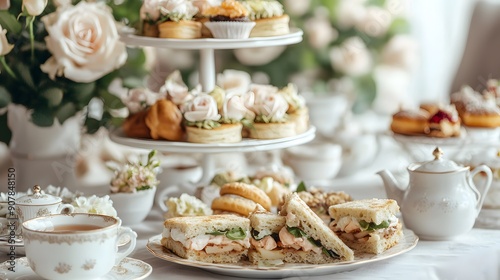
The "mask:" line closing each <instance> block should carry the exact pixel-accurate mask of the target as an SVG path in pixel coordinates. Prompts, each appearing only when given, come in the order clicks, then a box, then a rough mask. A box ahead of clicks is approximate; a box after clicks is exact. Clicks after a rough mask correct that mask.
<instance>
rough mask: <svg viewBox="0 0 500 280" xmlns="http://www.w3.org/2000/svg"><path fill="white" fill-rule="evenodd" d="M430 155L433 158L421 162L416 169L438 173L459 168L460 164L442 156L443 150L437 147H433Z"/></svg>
mask: <svg viewBox="0 0 500 280" xmlns="http://www.w3.org/2000/svg"><path fill="white" fill-rule="evenodd" d="M432 155H433V156H434V160H431V161H428V162H425V163H423V164H422V165H420V166H419V167H418V168H417V169H416V170H417V171H422V172H432V173H440V172H450V171H456V170H458V169H460V168H461V166H459V165H458V164H456V163H455V162H454V161H452V160H448V159H444V158H442V156H443V151H442V150H441V149H440V148H439V147H436V148H435V149H434V151H433V152H432Z"/></svg>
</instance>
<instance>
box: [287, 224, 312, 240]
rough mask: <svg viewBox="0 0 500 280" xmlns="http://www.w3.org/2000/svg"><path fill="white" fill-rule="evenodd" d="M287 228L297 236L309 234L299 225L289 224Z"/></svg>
mask: <svg viewBox="0 0 500 280" xmlns="http://www.w3.org/2000/svg"><path fill="white" fill-rule="evenodd" d="M286 229H287V230H288V232H289V233H290V234H292V235H293V236H295V237H297V238H299V237H304V236H307V234H306V233H305V232H303V231H302V230H301V229H300V228H298V227H289V226H287V227H286Z"/></svg>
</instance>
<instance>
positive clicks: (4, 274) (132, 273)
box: [0, 257, 153, 280]
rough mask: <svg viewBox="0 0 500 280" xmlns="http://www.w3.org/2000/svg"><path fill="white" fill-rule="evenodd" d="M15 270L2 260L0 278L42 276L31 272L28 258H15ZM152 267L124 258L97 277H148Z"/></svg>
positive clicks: (125, 279) (122, 279)
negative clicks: (10, 268) (11, 269)
mask: <svg viewBox="0 0 500 280" xmlns="http://www.w3.org/2000/svg"><path fill="white" fill-rule="evenodd" d="M15 262H16V266H15V270H16V272H12V271H10V270H9V267H10V261H6V262H3V263H2V264H0V278H1V279H8V280H20V279H30V280H39V279H40V280H42V279H43V278H41V277H39V276H38V275H36V274H35V272H33V270H32V269H31V267H30V266H29V263H28V260H27V259H26V258H25V257H23V258H18V259H16V260H15ZM152 271H153V268H152V267H151V265H149V264H147V263H145V262H143V261H141V260H136V259H133V258H124V259H123V260H122V261H121V262H120V264H119V265H115V266H114V267H113V269H112V270H111V271H110V272H109V273H108V274H106V275H105V276H104V277H101V278H99V280H106V279H109V280H114V279H120V280H140V279H145V278H146V277H148V276H149V275H150V274H151V272H152Z"/></svg>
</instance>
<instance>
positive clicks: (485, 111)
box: [461, 102, 500, 128]
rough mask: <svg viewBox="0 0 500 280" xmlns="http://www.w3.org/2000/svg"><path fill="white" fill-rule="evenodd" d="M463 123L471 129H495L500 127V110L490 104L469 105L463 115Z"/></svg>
mask: <svg viewBox="0 0 500 280" xmlns="http://www.w3.org/2000/svg"><path fill="white" fill-rule="evenodd" d="M461 117H462V122H463V123H464V125H466V126H470V127H484V128H495V127H499V126H500V109H499V108H498V107H497V106H496V105H492V104H490V103H486V102H483V103H475V104H473V103H469V104H467V106H466V108H465V111H464V112H463V113H462V116H461Z"/></svg>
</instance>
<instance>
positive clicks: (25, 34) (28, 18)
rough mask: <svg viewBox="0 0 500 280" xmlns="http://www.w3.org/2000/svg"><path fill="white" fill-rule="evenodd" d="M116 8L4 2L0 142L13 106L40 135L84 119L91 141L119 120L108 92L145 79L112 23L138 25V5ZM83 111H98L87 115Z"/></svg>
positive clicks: (138, 53) (110, 4)
mask: <svg viewBox="0 0 500 280" xmlns="http://www.w3.org/2000/svg"><path fill="white" fill-rule="evenodd" d="M72 2H73V3H72ZM117 3H118V2H117V1H108V0H102V1H90V0H88V1H85V0H76V1H71V0H54V1H52V0H50V1H48V0H23V1H21V0H10V1H9V0H7V1H2V4H7V5H6V7H0V141H3V142H5V143H9V140H10V135H11V134H10V130H9V128H8V126H7V120H6V119H7V114H6V113H5V112H6V111H7V110H8V108H9V107H8V105H9V104H11V103H12V104H18V105H22V106H24V107H25V108H26V109H28V110H29V111H30V112H31V121H32V122H33V123H34V124H35V125H37V126H40V127H49V126H52V125H53V124H54V122H59V123H64V121H66V120H67V119H68V118H70V117H73V116H77V115H79V114H80V113H83V115H84V116H85V126H86V128H87V131H86V132H88V133H93V132H95V131H97V129H98V128H99V127H101V126H103V125H110V124H112V123H113V122H116V121H120V120H121V119H122V118H121V117H120V109H122V108H124V105H123V103H122V102H121V100H120V99H119V98H118V97H116V95H115V94H114V93H115V92H113V91H119V90H126V89H127V88H132V87H138V86H140V85H141V84H143V79H142V78H143V77H145V76H146V74H147V71H146V69H145V67H144V66H145V54H144V52H143V50H142V49H139V48H134V49H132V48H130V49H127V48H126V46H125V44H124V43H122V42H121V41H120V40H119V34H118V30H119V26H120V24H121V23H119V22H118V20H120V21H122V22H124V23H126V24H128V25H133V24H136V23H137V22H138V21H139V13H138V12H137V11H138V10H139V8H140V5H141V3H140V1H132V2H124V1H123V2H120V3H121V4H120V3H119V4H117ZM2 6H4V5H2ZM2 9H3V10H2ZM89 104H94V105H96V106H98V108H100V109H99V110H87V108H88V107H87V106H89ZM92 111H94V112H92ZM96 111H97V112H100V113H97V114H96V113H95V112H96Z"/></svg>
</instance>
